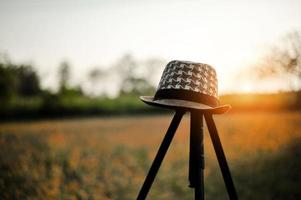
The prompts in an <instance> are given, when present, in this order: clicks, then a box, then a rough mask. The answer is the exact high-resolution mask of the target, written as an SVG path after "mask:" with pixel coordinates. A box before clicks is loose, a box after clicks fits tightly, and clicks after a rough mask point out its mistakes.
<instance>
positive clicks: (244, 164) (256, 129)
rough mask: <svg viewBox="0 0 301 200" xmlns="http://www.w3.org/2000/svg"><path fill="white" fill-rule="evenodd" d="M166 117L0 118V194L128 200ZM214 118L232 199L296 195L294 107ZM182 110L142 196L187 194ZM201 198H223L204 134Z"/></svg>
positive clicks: (298, 143) (299, 192) (299, 176)
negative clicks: (231, 181)
mask: <svg viewBox="0 0 301 200" xmlns="http://www.w3.org/2000/svg"><path fill="white" fill-rule="evenodd" d="M171 118H172V116H171V115H163V116H136V117H114V118H83V119H65V120H50V121H34V122H7V123H1V124H0V199H103V200H106V199H125V200H126V199H135V196H136V195H137V193H138V191H139V189H140V186H141V184H142V183H143V180H144V177H145V175H146V173H147V171H148V169H149V167H150V164H151V161H152V159H153V157H154V155H155V153H156V151H157V149H158V147H159V145H160V143H161V140H162V138H163V136H164V134H165V131H166V130H167V128H168V125H169V123H170V121H171ZM215 119H216V124H217V128H218V130H219V134H220V137H221V140H222V143H223V146H224V150H225V153H226V156H227V158H228V162H229V165H230V169H231V171H232V174H233V178H234V182H235V184H236V187H237V190H238V195H239V196H240V199H300V198H301V186H300V185H301V173H300V169H301V160H300V159H301V113H298V112H296V113H293V112H281V113H237V114H225V115H223V116H216V117H215ZM188 141H189V115H186V116H185V117H184V120H183V121H182V123H181V125H180V127H179V129H178V131H177V133H176V136H175V139H174V140H173V143H172V145H171V147H170V149H169V151H168V154H167V157H166V159H165V160H164V162H163V164H162V167H161V169H160V171H159V173H158V175H157V178H156V180H155V182H154V185H153V188H152V190H151V191H150V194H149V199H193V190H191V189H190V188H188V187H187V185H188V181H187V175H188V147H189V145H188ZM205 159H206V160H205V162H206V170H205V175H206V177H205V192H206V199H209V200H210V199H227V194H226V190H225V187H224V185H223V180H222V177H221V174H220V172H219V169H218V165H217V160H216V158H215V154H214V151H213V147H212V144H211V142H210V138H209V135H208V132H207V130H206V133H205Z"/></svg>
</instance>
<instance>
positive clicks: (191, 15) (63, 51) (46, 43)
mask: <svg viewBox="0 0 301 200" xmlns="http://www.w3.org/2000/svg"><path fill="white" fill-rule="evenodd" d="M300 10H301V1H300V0H273V1H272V0H261V1H259V0H254V1H244V0H227V1H226V0H224V1H222V0H208V1H207V0H206V1H204V0H190V1H182V0H161V1H160V0H149V1H147V0H128V1H125V0H52V1H42V0H26V1H22V0H19V1H17V0H0V52H1V53H6V54H8V55H9V57H10V58H11V59H12V60H13V61H15V62H18V63H32V64H33V65H34V66H35V67H36V68H37V70H38V72H39V74H40V75H41V77H42V84H43V86H44V87H52V86H53V85H54V82H55V80H56V75H57V68H58V65H59V63H60V62H61V61H62V60H67V61H69V62H70V63H71V64H72V67H73V68H72V69H73V74H72V75H73V82H74V83H80V82H82V81H83V80H84V75H85V74H87V72H88V71H89V69H91V68H92V67H94V66H108V65H112V64H113V63H114V62H116V60H117V59H119V58H120V57H122V56H123V55H124V54H125V53H131V54H132V55H133V56H134V57H135V58H136V59H138V60H143V59H147V58H160V59H163V60H165V61H166V62H168V61H170V60H174V59H179V60H190V61H196V62H204V63H208V64H210V65H212V66H214V67H215V68H216V70H217V73H218V79H219V88H220V91H221V93H227V92H232V91H248V90H256V87H255V86H254V85H252V79H249V80H245V81H244V83H241V82H238V81H237V73H238V72H239V71H241V70H244V69H245V68H247V67H248V66H249V65H250V64H251V63H252V62H254V61H256V59H258V57H259V56H260V55H261V54H262V53H263V52H264V51H265V50H266V48H267V47H268V45H270V44H272V43H273V42H275V41H277V40H278V39H279V38H280V37H281V36H283V35H284V34H286V33H288V32H290V31H293V30H297V29H300V28H301V27H300V26H301V23H300V22H301V12H300ZM160 68H162V66H160ZM250 76H252V74H250ZM159 78H160V77H158V79H159ZM108 87H109V86H108ZM272 88H273V87H272ZM108 89H109V90H110V88H108ZM112 90H114V89H113V88H112Z"/></svg>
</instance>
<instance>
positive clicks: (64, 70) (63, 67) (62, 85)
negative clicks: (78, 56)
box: [59, 61, 70, 93]
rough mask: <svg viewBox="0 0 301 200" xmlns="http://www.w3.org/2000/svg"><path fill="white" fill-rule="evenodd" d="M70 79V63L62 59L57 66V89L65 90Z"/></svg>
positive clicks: (61, 91) (62, 91)
mask: <svg viewBox="0 0 301 200" xmlns="http://www.w3.org/2000/svg"><path fill="white" fill-rule="evenodd" d="M69 80H70V65H69V63H68V62H67V61H63V62H62V63H61V64H60V66H59V91H60V93H64V92H65V91H66V90H67V87H68V84H69Z"/></svg>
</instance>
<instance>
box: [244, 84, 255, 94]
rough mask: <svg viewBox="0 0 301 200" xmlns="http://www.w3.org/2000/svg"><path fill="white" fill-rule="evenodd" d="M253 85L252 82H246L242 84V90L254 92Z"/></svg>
mask: <svg viewBox="0 0 301 200" xmlns="http://www.w3.org/2000/svg"><path fill="white" fill-rule="evenodd" d="M252 89H253V88H252V85H251V84H250V83H245V84H242V85H241V92H243V93H250V92H252Z"/></svg>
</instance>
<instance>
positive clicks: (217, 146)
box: [205, 114, 238, 200]
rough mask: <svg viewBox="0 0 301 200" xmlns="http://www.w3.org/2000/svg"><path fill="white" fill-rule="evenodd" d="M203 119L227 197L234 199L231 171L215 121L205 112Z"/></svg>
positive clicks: (235, 195) (235, 196)
mask: <svg viewBox="0 0 301 200" xmlns="http://www.w3.org/2000/svg"><path fill="white" fill-rule="evenodd" d="M205 119H206V123H207V127H208V130H209V134H210V137H211V140H212V143H213V147H214V150H215V153H216V156H217V160H218V163H219V166H220V168H221V171H222V174H223V178H224V181H225V184H226V188H227V191H228V195H229V198H230V199H231V200H236V199H238V197H237V193H236V190H235V187H234V183H233V180H232V177H231V173H230V170H229V167H228V164H227V160H226V156H225V153H224V150H223V147H222V144H221V141H220V138H219V136H218V132H217V129H216V126H215V123H214V121H213V118H212V115H211V114H205Z"/></svg>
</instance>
